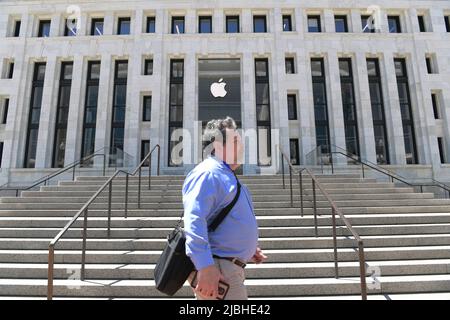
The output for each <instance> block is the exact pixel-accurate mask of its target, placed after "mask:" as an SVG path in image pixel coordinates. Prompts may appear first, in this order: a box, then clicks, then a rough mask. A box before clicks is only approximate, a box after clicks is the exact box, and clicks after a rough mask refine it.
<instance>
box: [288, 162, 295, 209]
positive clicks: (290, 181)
mask: <svg viewBox="0 0 450 320" xmlns="http://www.w3.org/2000/svg"><path fill="white" fill-rule="evenodd" d="M289 187H290V189H291V208H293V207H294V195H293V191H292V168H291V166H289Z"/></svg>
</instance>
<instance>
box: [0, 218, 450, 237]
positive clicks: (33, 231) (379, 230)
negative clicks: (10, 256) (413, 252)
mask: <svg viewBox="0 0 450 320" xmlns="http://www.w3.org/2000/svg"><path fill="white" fill-rule="evenodd" d="M88 225H89V223H88ZM174 226H175V223H174V225H173V226H172V227H170V228H117V227H115V226H114V225H111V237H112V238H126V237H132V238H152V239H157V238H165V237H167V235H168V234H169V233H170V232H171V231H172V229H173V227H174ZM61 229H62V228H0V237H1V238H6V237H19V238H22V237H24V238H33V237H38V238H42V237H54V236H56V235H57V234H58V232H59V231H60V230H61ZM354 229H355V231H356V232H357V233H358V234H359V235H360V236H361V237H364V236H367V235H401V234H402V235H406V234H432V233H435V234H439V233H450V224H448V223H441V224H409V225H375V226H370V225H369V226H354ZM331 233H332V227H331V226H320V227H318V235H319V236H328V235H331ZM336 233H337V235H346V236H350V235H351V233H350V231H349V230H348V229H347V228H346V227H338V228H337V230H336ZM88 235H89V238H106V237H107V230H106V222H105V226H104V227H103V228H92V227H88ZM259 235H260V237H310V236H314V235H315V233H314V227H313V226H306V227H260V228H259ZM81 236H82V228H70V229H69V230H68V231H67V232H66V237H75V238H76V237H81Z"/></svg>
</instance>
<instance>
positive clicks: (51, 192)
mask: <svg viewBox="0 0 450 320" xmlns="http://www.w3.org/2000/svg"><path fill="white" fill-rule="evenodd" d="M96 190H98V189H97V188H95V187H86V188H81V187H65V186H62V187H61V186H47V187H42V188H41V191H23V192H22V196H23V197H27V196H30V197H34V196H41V195H42V196H64V197H65V196H74V195H81V196H92V195H93V194H94V193H95V192H96ZM129 191H130V194H131V189H130V190H129ZM132 191H133V192H137V189H136V190H132ZM297 191H298V192H297V193H295V194H297V195H299V194H300V192H299V190H298V189H297ZM289 192H290V190H289V189H265V190H259V191H258V192H257V194H256V195H286V194H289ZM103 193H105V194H107V193H108V191H104V192H103ZM327 193H328V194H330V195H334V196H339V195H358V194H373V195H383V194H389V195H393V194H398V195H399V194H403V193H407V194H410V193H414V194H418V193H415V192H414V190H413V189H412V188H393V187H391V188H348V189H327ZM112 194H113V195H123V194H125V188H122V187H121V188H120V189H118V188H113V191H112ZM306 194H312V189H311V188H305V189H304V195H306ZM141 195H142V196H159V197H160V196H161V195H166V196H181V190H148V189H146V188H143V189H141Z"/></svg>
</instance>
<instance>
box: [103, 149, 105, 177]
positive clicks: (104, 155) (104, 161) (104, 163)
mask: <svg viewBox="0 0 450 320" xmlns="http://www.w3.org/2000/svg"><path fill="white" fill-rule="evenodd" d="M105 175H106V154H103V176H105Z"/></svg>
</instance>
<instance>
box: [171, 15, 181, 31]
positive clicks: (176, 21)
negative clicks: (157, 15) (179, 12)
mask: <svg viewBox="0 0 450 320" xmlns="http://www.w3.org/2000/svg"><path fill="white" fill-rule="evenodd" d="M180 33H184V17H172V34H180Z"/></svg>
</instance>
